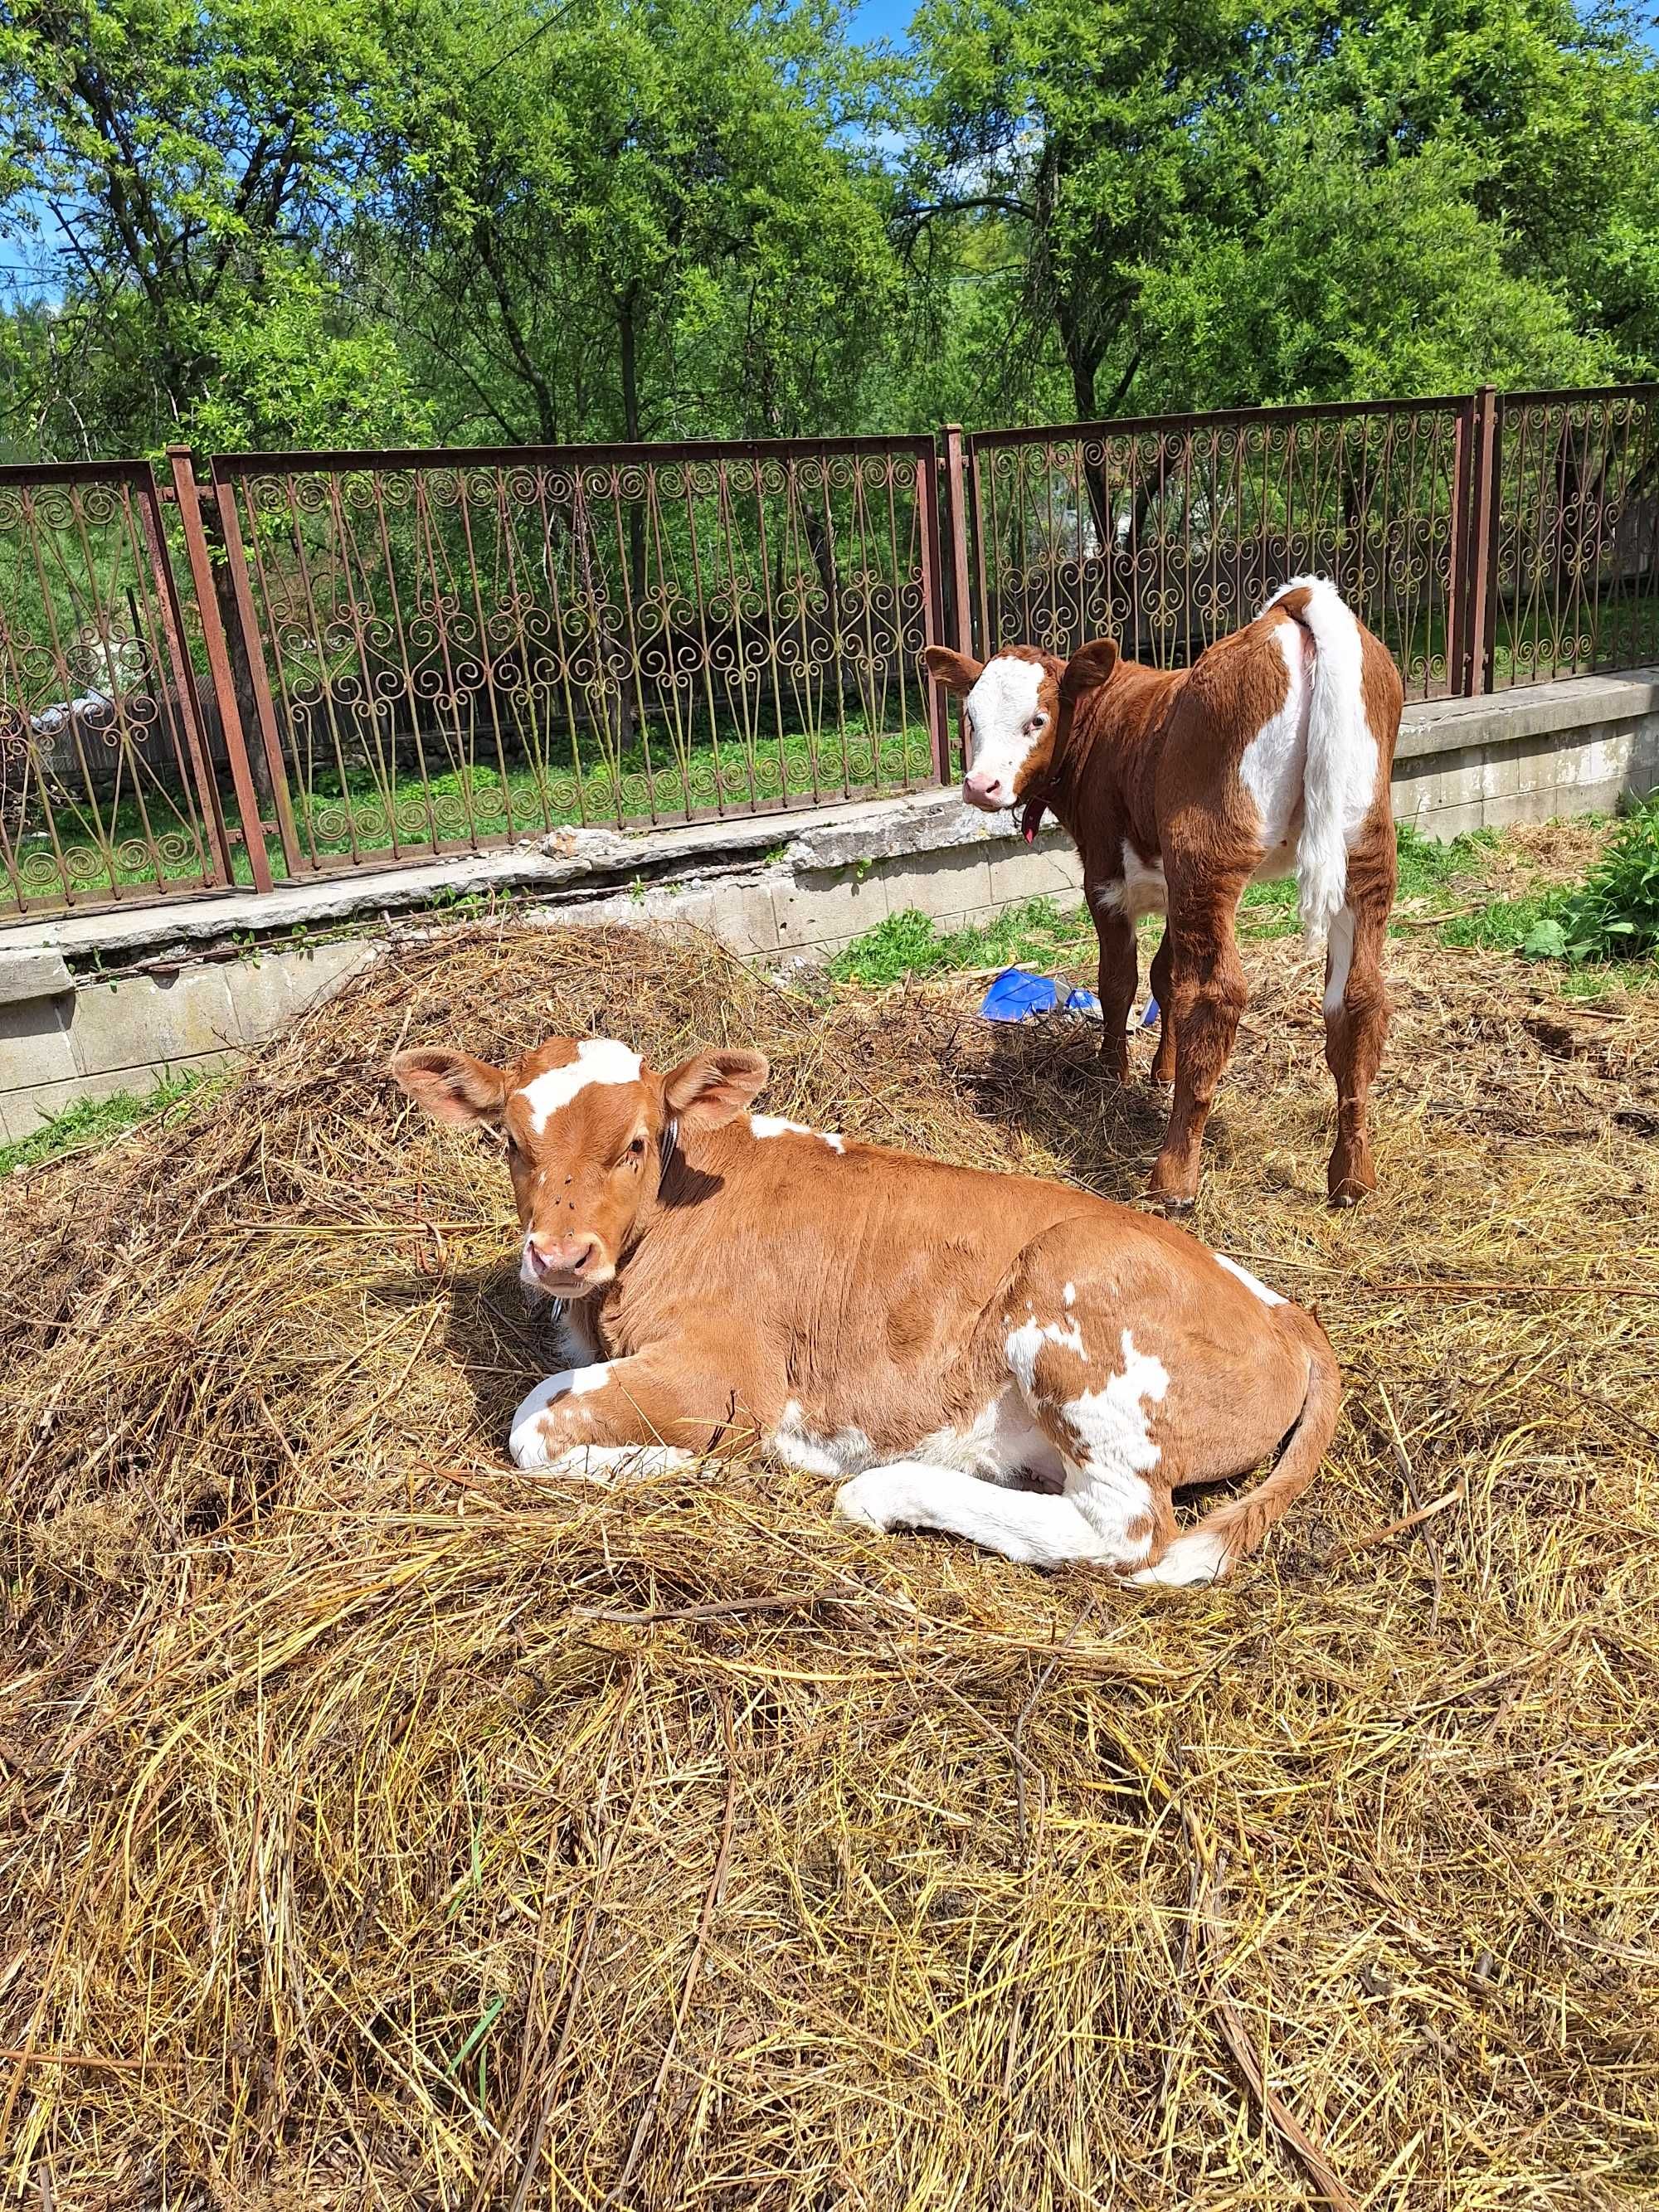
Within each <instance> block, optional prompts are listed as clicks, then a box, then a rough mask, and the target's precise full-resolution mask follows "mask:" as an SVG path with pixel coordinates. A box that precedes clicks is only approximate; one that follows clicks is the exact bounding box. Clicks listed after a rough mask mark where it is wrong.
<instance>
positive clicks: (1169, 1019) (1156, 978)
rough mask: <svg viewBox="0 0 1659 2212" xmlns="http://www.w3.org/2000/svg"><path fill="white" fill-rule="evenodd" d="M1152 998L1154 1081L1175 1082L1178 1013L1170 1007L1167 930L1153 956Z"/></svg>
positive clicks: (1159, 940) (1168, 934)
mask: <svg viewBox="0 0 1659 2212" xmlns="http://www.w3.org/2000/svg"><path fill="white" fill-rule="evenodd" d="M1152 996H1153V998H1154V999H1155V1000H1157V1002H1158V1050H1157V1052H1156V1053H1155V1054H1153V1055H1152V1081H1153V1082H1154V1083H1173V1082H1174V1081H1175V1079H1176V1033H1175V1012H1174V1010H1173V1009H1172V1007H1171V1006H1170V933H1169V931H1168V929H1167V928H1166V929H1165V930H1164V934H1163V936H1162V937H1160V938H1159V939H1158V950H1157V951H1156V952H1155V953H1153V955H1152Z"/></svg>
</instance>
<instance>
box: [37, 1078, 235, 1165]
mask: <svg viewBox="0 0 1659 2212" xmlns="http://www.w3.org/2000/svg"><path fill="white" fill-rule="evenodd" d="M217 1080H218V1079H217V1078H216V1077H214V1076H210V1075H204V1074H201V1073H197V1072H195V1071H193V1070H186V1071H185V1073H182V1074H179V1075H174V1076H171V1077H169V1078H168V1079H167V1081H166V1082H165V1083H160V1084H158V1085H156V1087H155V1090H154V1091H145V1092H144V1093H143V1095H142V1096H140V1095H139V1094H138V1093H137V1092H136V1091H117V1092H116V1094H115V1096H114V1097H112V1098H85V1099H82V1101H81V1102H80V1103H79V1104H78V1105H75V1106H70V1107H66V1108H65V1109H64V1111H63V1113H61V1114H58V1115H53V1117H52V1120H51V1121H43V1122H42V1123H41V1124H40V1127H39V1128H38V1129H36V1130H35V1131H33V1133H32V1134H31V1135H29V1136H27V1137H20V1138H19V1139H17V1141H16V1142H15V1144H10V1145H0V1176H9V1175H14V1174H15V1173H16V1172H17V1171H18V1170H20V1169H22V1168H34V1167H40V1165H41V1164H43V1163H44V1162H45V1161H47V1160H58V1159H63V1158H64V1157H65V1156H66V1155H67V1154H69V1153H70V1152H82V1151H84V1150H85V1149H86V1148H87V1147H88V1146H92V1145H106V1144H108V1143H109V1141H110V1139H112V1137H118V1136H119V1135H120V1134H121V1133H122V1131H123V1130H125V1129H133V1128H137V1126H138V1125H139V1123H140V1122H143V1121H154V1120H155V1117H156V1115H158V1114H162V1113H165V1112H166V1111H167V1109H168V1108H170V1107H173V1106H177V1105H178V1104H179V1101H180V1100H181V1099H185V1098H191V1099H194V1098H197V1097H206V1095H207V1094H208V1091H210V1088H211V1087H212V1086H213V1085H214V1084H215V1083H216V1081H217Z"/></svg>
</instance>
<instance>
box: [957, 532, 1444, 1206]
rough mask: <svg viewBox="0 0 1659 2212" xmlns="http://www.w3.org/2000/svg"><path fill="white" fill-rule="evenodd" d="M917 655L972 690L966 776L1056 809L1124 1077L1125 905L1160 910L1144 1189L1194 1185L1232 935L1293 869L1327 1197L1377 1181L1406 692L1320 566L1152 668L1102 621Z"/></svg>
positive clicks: (1028, 809) (1131, 927)
mask: <svg viewBox="0 0 1659 2212" xmlns="http://www.w3.org/2000/svg"><path fill="white" fill-rule="evenodd" d="M922 659H923V660H924V661H925V662H926V663H927V667H928V669H929V671H931V673H932V674H933V678H934V679H935V681H936V682H938V683H939V684H942V685H943V686H944V687H945V690H947V691H954V692H957V693H958V694H960V695H961V696H962V698H963V716H964V721H965V730H964V737H965V738H966V742H967V744H968V748H969V765H968V773H967V775H966V776H965V777H964V779H963V787H962V789H963V798H964V799H967V800H968V801H969V804H970V805H975V806H978V807H981V808H984V809H985V810H986V811H989V812H995V811H998V810H999V809H1000V808H1004V807H1018V809H1019V810H1020V812H1021V819H1022V823H1023V826H1024V831H1025V835H1026V836H1027V837H1028V838H1029V837H1031V836H1035V835H1036V827H1037V824H1038V823H1040V822H1041V820H1042V815H1043V812H1044V811H1045V809H1046V810H1047V811H1048V812H1049V813H1051V814H1053V815H1054V817H1055V818H1056V819H1057V820H1058V821H1059V822H1060V823H1061V825H1062V826H1063V827H1064V828H1065V829H1067V830H1068V831H1069V832H1070V833H1071V836H1072V838H1073V842H1075V844H1076V846H1077V848H1078V853H1079V857H1080V858H1081V860H1082V862H1083V885H1084V890H1085V894H1086V896H1087V897H1088V901H1089V905H1090V908H1091V912H1092V913H1093V915H1094V918H1095V928H1096V930H1097V933H1098V935H1099V938H1100V1003H1101V1011H1102V1013H1103V1017H1104V1023H1105V1027H1104V1030H1103V1042H1102V1046H1101V1050H1102V1054H1103V1057H1104V1059H1105V1061H1106V1066H1107V1068H1108V1071H1109V1073H1111V1074H1112V1075H1113V1076H1115V1078H1116V1079H1117V1080H1118V1081H1119V1082H1123V1081H1126V1080H1127V1076H1128V1072H1129V1062H1128V1054H1127V1047H1126V1045H1125V1042H1124V1028H1125V1024H1126V1023H1127V1018H1128V1012H1129V1007H1130V1005H1131V1003H1132V1002H1133V998H1134V994H1135V969H1136V961H1135V923H1136V921H1138V920H1139V917H1140V916H1141V915H1145V914H1163V915H1167V916H1168V918H1169V921H1168V927H1167V928H1166V930H1165V932H1164V942H1163V943H1162V945H1159V947H1158V952H1157V955H1156V957H1154V959H1153V961H1152V995H1153V997H1154V998H1155V999H1156V1000H1158V1007H1159V1010H1160V1012H1161V1015H1162V1021H1161V1024H1160V1027H1159V1031H1158V1057H1157V1058H1156V1059H1155V1060H1154V1061H1153V1062H1152V1080H1153V1081H1154V1082H1155V1083H1173V1084H1174V1085H1175V1098H1174V1102H1173V1103H1172V1106H1171V1108H1170V1125H1169V1128H1168V1131H1167V1133H1165V1136H1164V1149H1163V1151H1162V1152H1160V1154H1159V1155H1158V1164H1157V1165H1156V1166H1155V1167H1154V1169H1153V1170H1152V1195H1153V1196H1154V1197H1156V1198H1158V1199H1161V1200H1163V1201H1164V1204H1165V1205H1167V1206H1175V1207H1178V1206H1188V1205H1190V1204H1191V1202H1192V1200H1193V1198H1194V1195H1195V1194H1196V1192H1197V1189H1198V1160H1199V1147H1200V1143H1201V1141H1202V1139H1203V1135H1204V1125H1205V1122H1206V1121H1207V1120H1208V1118H1209V1113H1210V1106H1211V1102H1212V1100H1213V1098H1214V1097H1215V1093H1216V1086H1217V1085H1218V1083H1219V1082H1220V1080H1221V1077H1222V1073H1223V1071H1224V1070H1225V1067H1226V1065H1227V1060H1228V1058H1229V1056H1230V1055H1231V1052H1232V1048H1233V1038H1234V1036H1235V1035H1236V1034H1237V1029H1238V1020H1239V1016H1240V1014H1241V1013H1242V1012H1243V1009H1244V1005H1245V1001H1246V999H1247V997H1248V995H1249V994H1248V993H1247V991H1246V989H1245V984H1244V969H1243V965H1242V963H1241V962H1240V960H1239V957H1238V947H1237V944H1236V942H1235V940H1234V935H1233V916H1234V915H1235V913H1236V912H1237V907H1238V902H1239V901H1240V899H1241V898H1242V897H1243V895H1244V890H1245V886H1246V885H1247V884H1251V883H1260V882H1261V881H1263V880H1264V879H1266V878H1268V877H1273V876H1285V875H1289V874H1290V873H1291V872H1292V871H1294V872H1295V874H1296V876H1297V881H1298V888H1299V890H1300V894H1301V906H1302V920H1303V926H1304V930H1305V932H1306V934H1307V937H1308V940H1309V942H1310V945H1322V946H1323V947H1325V949H1326V961H1325V1059H1326V1063H1327V1065H1328V1066H1329V1068H1330V1071H1331V1073H1332V1074H1333V1076H1334V1078H1335V1079H1336V1097H1337V1114H1336V1144H1335V1147H1334V1150H1333V1152H1332V1153H1331V1162H1330V1169H1329V1173H1328V1182H1329V1188H1330V1194H1331V1198H1332V1200H1333V1202H1334V1204H1336V1205H1338V1206H1349V1205H1352V1203H1353V1201H1354V1200H1355V1199H1357V1198H1358V1197H1360V1196H1362V1195H1363V1194H1364V1192H1366V1191H1368V1190H1370V1189H1372V1188H1375V1186H1376V1170H1375V1169H1374V1168H1373V1167H1372V1165H1371V1153H1370V1142H1369V1140H1368V1139H1367V1135H1366V1129H1365V1103H1366V1098H1367V1096H1368V1094H1369V1092H1370V1086H1371V1081H1372V1079H1373V1077H1374V1076H1375V1075H1376V1070H1377V1066H1378V1063H1379V1062H1380V1060H1382V1057H1383V1036H1384V1035H1385V1033H1386V1031H1387V1028H1388V1018H1389V1001H1388V994H1387V991H1386V989H1385V988H1384V986H1383V965H1382V954H1383V938H1384V935H1385V933H1386V932H1387V928H1388V921H1389V908H1390V906H1391V905H1392V904H1393V902H1394V890H1395V838H1394V816H1393V812H1392V810H1391V808H1390V805H1389V769H1390V768H1391V766H1392V764H1393V761H1394V748H1395V738H1396V737H1397V736H1398V734H1399V731H1400V714H1401V707H1402V706H1403V704H1404V700H1405V694H1404V692H1403V690H1402V689H1401V682H1400V672H1399V671H1398V670H1397V669H1396V668H1395V665H1394V663H1393V661H1392V660H1391V659H1389V653H1388V649H1387V647H1385V646H1383V644H1381V643H1380V642H1379V641H1378V640H1377V639H1376V638H1375V637H1373V636H1372V635H1371V634H1370V631H1369V630H1368V629H1366V628H1365V627H1364V624H1363V623H1360V622H1359V621H1358V619H1357V617H1355V616H1354V614H1353V613H1352V610H1351V609H1349V608H1348V607H1347V606H1346V605H1344V603H1343V601H1342V600H1341V599H1340V597H1339V596H1338V594H1337V592H1335V590H1334V588H1333V587H1332V586H1331V585H1329V584H1328V583H1327V582H1325V581H1324V580H1323V579H1322V578H1321V577H1316V576H1298V577H1297V578H1296V579H1295V580H1293V581H1292V582H1291V583H1288V584H1286V585H1285V586H1283V588H1282V589H1281V590H1279V591H1278V592H1275V593H1274V595H1273V598H1272V599H1270V600H1269V601H1268V603H1267V605H1266V606H1265V607H1264V608H1263V609H1262V611H1261V613H1260V614H1259V615H1258V616H1257V617H1256V618H1255V621H1254V622H1253V623H1248V624H1247V625H1246V627H1245V628H1244V629H1241V630H1237V631H1235V632H1234V634H1233V635H1232V636H1231V637H1225V638H1222V639H1220V640H1219V641H1218V642H1217V643H1216V644H1214V645H1212V646H1211V647H1209V649H1208V650H1207V651H1206V653H1203V654H1201V655H1200V658H1199V659H1197V660H1196V661H1195V662H1194V664H1193V665H1192V667H1190V668H1177V669H1160V668H1143V667H1142V666H1140V665H1139V664H1138V663H1137V662H1135V661H1133V660H1123V659H1120V658H1119V655H1118V650H1117V647H1116V646H1115V644H1114V643H1113V642H1112V641H1111V640H1110V639H1109V638H1097V639H1096V640H1095V641H1094V642H1093V643H1092V644H1089V645H1085V646H1083V647H1079V650H1078V651H1077V652H1076V653H1073V655H1072V657H1071V659H1069V660H1068V661H1063V662H1062V661H1060V660H1057V659H1055V658H1054V655H1053V654H1052V653H1043V652H1041V651H1039V650H1038V648H1037V647H1035V646H1028V645H1017V646H1010V647H1006V648H1005V649H1004V650H1003V651H1002V652H1000V653H994V654H993V656H992V658H991V659H989V660H987V661H986V662H984V663H983V664H981V662H979V661H977V660H973V659H969V657H968V656H967V655H966V654H965V653H952V652H951V651H950V650H949V649H948V648H947V647H944V646H929V647H927V650H926V652H924V653H923V654H922Z"/></svg>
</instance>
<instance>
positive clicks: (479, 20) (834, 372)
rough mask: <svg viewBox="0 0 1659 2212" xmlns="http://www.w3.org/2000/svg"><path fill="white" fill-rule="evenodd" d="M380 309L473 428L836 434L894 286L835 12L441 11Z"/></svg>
mask: <svg viewBox="0 0 1659 2212" xmlns="http://www.w3.org/2000/svg"><path fill="white" fill-rule="evenodd" d="M393 43H394V45H395V46H396V48H397V51H398V53H399V55H400V58H401V61H402V66H403V71H404V82H403V97H402V102H401V105H400V107H399V110H398V132H399V136H398V142H397V143H396V144H395V145H393V144H387V145H386V147H385V148H384V149H383V158H384V173H385V176H386V192H385V197H384V200H383V202H380V203H377V204H376V207H375V209H374V218H375V220H374V223H373V224H371V222H369V221H368V218H367V217H365V219H364V220H363V221H362V222H360V223H359V225H358V228H357V232H356V236H355V238H354V241H353V250H354V252H355V253H356V257H357V267H358V270H359V274H360V276H361V279H362V283H363V285H364V287H365V296H366V297H367V298H368V299H369V300H370V301H373V303H374V307H375V309H376V311H377V312H380V313H385V314H386V315H387V316H388V317H389V318H392V319H396V320H397V321H398V323H399V325H400V327H401V328H402V329H403V330H404V332H405V333H406V335H407V337H408V339H409V341H410V343H412V344H413V345H414V346H415V348H416V349H417V350H418V352H419V354H420V355H421V356H422V358H423V360H424V362H426V364H427V365H428V366H427V372H426V373H427V374H428V376H429V378H430V380H431V381H432V384H433V386H434V388H435V389H442V390H443V391H444V392H446V395H447V398H446V416H447V421H448V422H449V423H450V424H451V425H452V426H453V428H454V429H455V431H457V432H458V433H460V434H464V435H477V434H478V432H479V431H480V430H483V432H484V433H485V434H486V435H494V436H501V437H508V438H521V437H526V436H528V437H533V438H537V439H539V440H541V441H546V442H556V441H562V440H570V439H574V438H580V437H592V436H599V437H606V436H610V437H617V436H620V437H623V438H628V439H634V438H638V437H642V436H644V437H649V436H682V435H709V434H711V433H713V432H716V431H720V430H724V429H731V430H740V431H768V432H772V433H779V432H787V431H790V430H795V429H799V428H807V427H815V428H829V427H832V426H834V425H835V423H836V422H837V420H838V419H840V418H842V417H844V416H848V415H849V414H850V413H852V412H853V411H854V407H855V404H856V397H857V394H858V390H859V386H860V374H861V371H862V368H863V365H864V363H865V362H866V359H867V358H868V356H869V355H870V353H871V351H872V334H873V333H877V332H878V331H879V330H880V327H881V324H882V320H883V318H884V315H885V314H886V313H887V312H888V310H889V308H890V305H891V303H892V301H893V300H894V298H895V295H896V283H897V274H896V264H895V262H894V259H893V256H892V252H891V248H890V243H889V240H888V236H887V231H886V223H885V216H886V207H885V204H884V185H883V181H882V179H881V177H880V175H879V173H878V170H877V168H876V167H875V166H874V165H873V164H872V163H871V162H870V161H867V160H865V159H862V158H861V157H860V155H859V154H858V153H857V151H856V150H855V149H854V147H853V146H852V145H850V144H849V143H844V140H845V137H846V134H847V132H848V128H849V125H851V124H853V123H854V121H855V120H856V119H857V118H858V117H859V115H860V112H862V111H863V110H864V109H865V108H866V107H867V106H868V104H869V101H870V99H871V95H872V87H871V83H870V80H869V76H868V72H867V71H866V70H865V68H864V67H863V65H862V64H861V63H860V60H859V58H858V57H857V56H856V55H855V54H854V53H852V52H849V51H848V49H847V48H846V47H845V46H844V45H843V43H842V39H841V34H840V27H839V22H838V20H837V17H836V15H835V13H834V11H833V10H832V9H816V8H800V7H786V8H779V9H752V8H749V7H745V6H743V5H741V4H738V0H637V4H630V5H629V6H627V7H625V8H624V7H623V6H621V5H620V4H617V0H593V4H588V5H584V6H583V7H582V8H580V9H574V8H568V9H565V10H563V11H562V12H557V13H556V14H554V15H547V14H545V13H544V12H543V13H537V12H535V11H534V10H532V8H531V6H530V4H529V0H510V4H507V5H505V6H504V5H502V4H501V0H475V4H473V5H471V6H470V7H462V8H457V7H455V6H453V5H451V4H447V0H446V4H441V5H439V4H424V0H423V3H422V4H419V5H417V6H416V7H415V8H413V9H411V10H410V12H409V13H408V14H407V15H405V16H404V18H403V19H402V21H400V23H399V27H398V32H397V35H396V38H395V40H394V41H393Z"/></svg>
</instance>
